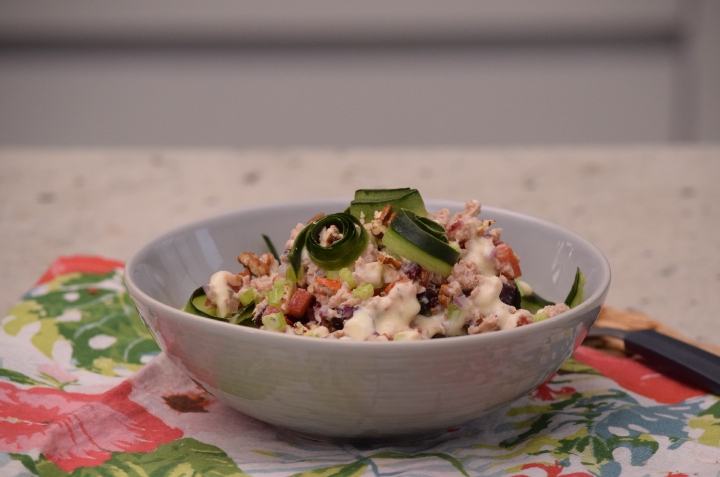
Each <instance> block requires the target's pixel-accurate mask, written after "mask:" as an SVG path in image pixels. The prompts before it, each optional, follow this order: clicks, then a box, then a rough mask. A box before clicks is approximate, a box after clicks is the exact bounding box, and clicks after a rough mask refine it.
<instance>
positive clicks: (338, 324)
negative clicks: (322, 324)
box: [330, 316, 345, 331]
mask: <svg viewBox="0 0 720 477" xmlns="http://www.w3.org/2000/svg"><path fill="white" fill-rule="evenodd" d="M330 324H331V325H332V327H333V329H334V330H335V331H337V330H342V329H343V328H344V327H345V320H344V319H343V318H341V317H339V316H336V317H335V318H332V319H331V320H330Z"/></svg>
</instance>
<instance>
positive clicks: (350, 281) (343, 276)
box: [339, 268, 357, 290]
mask: <svg viewBox="0 0 720 477" xmlns="http://www.w3.org/2000/svg"><path fill="white" fill-rule="evenodd" d="M339 275H340V280H342V281H344V282H345V283H347V286H348V288H350V289H351V290H352V289H353V288H357V282H356V281H355V278H353V274H352V272H351V271H350V269H349V268H343V269H342V270H340V273H339Z"/></svg>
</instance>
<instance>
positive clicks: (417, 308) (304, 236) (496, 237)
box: [185, 189, 584, 341]
mask: <svg viewBox="0 0 720 477" xmlns="http://www.w3.org/2000/svg"><path fill="white" fill-rule="evenodd" d="M480 211H481V206H480V203H479V202H478V201H477V200H469V201H467V202H466V204H465V208H464V210H462V211H457V212H455V213H451V212H450V211H449V210H448V209H442V210H439V211H437V212H434V213H428V212H427V211H426V210H425V205H424V203H423V201H422V197H421V196H420V194H419V193H418V191H417V190H415V189H381V190H376V189H372V190H359V191H357V192H356V193H355V199H354V200H353V201H352V202H351V204H350V206H349V207H348V209H346V210H345V211H344V212H339V213H333V214H330V215H324V214H322V213H319V214H318V215H316V216H315V217H312V218H309V220H307V219H308V218H304V220H307V222H302V223H298V224H297V226H296V227H295V228H294V229H293V230H292V231H290V235H289V239H288V240H287V243H285V244H284V249H283V251H281V253H279V254H278V252H277V251H276V250H275V247H274V246H273V244H272V242H270V240H269V239H268V238H267V237H265V239H266V243H267V244H268V247H269V249H270V252H269V253H265V254H261V255H258V254H256V253H251V252H242V253H240V255H239V256H238V258H237V260H238V262H239V264H240V265H242V267H240V266H238V268H239V269H241V271H239V272H236V271H218V272H216V273H215V274H213V275H212V276H211V277H210V279H209V282H208V283H207V284H205V285H204V286H202V287H200V288H198V289H197V290H196V291H195V292H194V293H193V295H192V296H191V297H190V300H189V301H188V303H187V305H186V306H185V310H186V311H188V312H191V313H195V314H198V315H201V316H205V317H209V318H214V319H220V320H224V321H228V322H230V323H234V324H239V325H245V326H252V327H257V328H260V329H264V330H268V331H272V332H278V333H286V334H290V335H297V336H309V337H318V338H327V339H341V340H348V339H351V340H367V341H398V340H420V339H431V338H440V337H452V336H460V335H468V334H478V333H487V332H492V331H498V330H507V329H510V328H516V327H518V326H525V325H530V324H532V323H534V322H537V321H541V320H545V319H549V318H552V317H554V316H556V315H558V314H560V313H563V312H565V311H567V310H568V309H569V308H571V307H573V306H575V305H577V304H578V303H580V302H582V299H583V298H582V295H583V290H582V288H583V284H584V278H583V276H582V273H581V272H580V271H579V270H578V271H577V275H576V279H575V283H574V284H573V287H572V289H571V290H570V293H569V294H568V298H567V299H566V300H565V302H563V303H553V302H550V301H547V300H545V299H543V298H541V297H539V296H538V295H537V294H535V293H534V292H533V291H532V289H531V288H530V286H529V285H528V284H526V283H524V282H523V281H521V280H520V277H521V276H522V272H521V268H520V258H519V257H518V256H517V255H516V254H515V252H514V251H513V249H512V248H511V246H510V245H509V244H507V243H505V242H503V240H502V237H501V235H502V229H501V228H499V227H496V226H495V224H494V220H492V218H487V219H486V218H481V217H479V216H480Z"/></svg>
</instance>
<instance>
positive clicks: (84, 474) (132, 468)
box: [23, 438, 247, 477]
mask: <svg viewBox="0 0 720 477" xmlns="http://www.w3.org/2000/svg"><path fill="white" fill-rule="evenodd" d="M23 464H24V465H25V466H26V468H27V469H28V470H29V471H30V472H33V473H34V474H35V475H38V476H40V477H66V476H71V477H95V476H98V475H103V476H108V477H113V476H117V477H166V476H178V477H180V476H217V477H245V476H247V474H245V473H244V472H242V471H241V470H240V469H239V468H238V466H237V464H235V462H233V460H232V459H231V458H229V457H228V455H227V454H226V453H225V452H223V451H222V450H220V449H218V448H217V447H215V446H211V445H208V444H203V443H202V442H199V441H197V440H195V439H190V438H182V439H178V440H176V441H174V442H171V443H169V444H161V445H160V446H158V448H157V450H155V451H152V452H127V453H116V454H114V455H113V457H112V458H111V459H110V460H108V461H106V462H105V463H103V464H102V465H99V466H96V467H82V468H79V469H75V470H74V471H72V472H70V473H68V472H64V471H63V470H62V469H60V468H59V467H57V466H56V465H55V464H53V463H52V462H50V461H48V460H46V459H44V458H41V459H40V460H39V461H38V462H29V461H27V459H25V461H24V462H23Z"/></svg>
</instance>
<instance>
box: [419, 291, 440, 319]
mask: <svg viewBox="0 0 720 477" xmlns="http://www.w3.org/2000/svg"><path fill="white" fill-rule="evenodd" d="M417 300H418V301H419V302H420V314H421V315H425V316H430V315H432V309H433V308H435V307H436V306H438V294H437V292H436V291H435V290H432V289H427V290H425V291H424V292H422V293H418V294H417Z"/></svg>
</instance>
